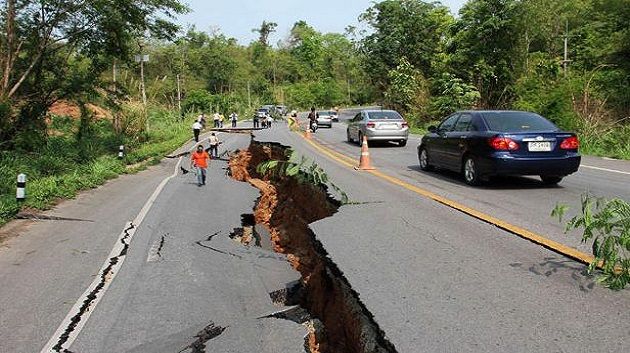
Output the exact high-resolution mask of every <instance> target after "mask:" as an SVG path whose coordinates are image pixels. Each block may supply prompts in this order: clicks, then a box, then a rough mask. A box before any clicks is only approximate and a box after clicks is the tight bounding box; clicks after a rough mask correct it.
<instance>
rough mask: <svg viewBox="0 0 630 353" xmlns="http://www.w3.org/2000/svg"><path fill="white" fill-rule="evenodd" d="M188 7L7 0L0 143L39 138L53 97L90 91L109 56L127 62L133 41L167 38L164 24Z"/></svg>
mask: <svg viewBox="0 0 630 353" xmlns="http://www.w3.org/2000/svg"><path fill="white" fill-rule="evenodd" d="M186 10H187V8H186V7H185V6H184V5H182V4H181V3H180V2H179V1H177V0H147V1H142V2H138V1H131V0H126V1H116V2H112V1H106V0H93V1H78V0H63V1H60V0H39V1H27V0H7V2H6V5H5V7H4V8H3V9H2V16H1V19H2V25H3V28H5V31H4V32H3V33H1V34H0V36H1V38H0V39H1V41H0V42H1V43H2V53H3V54H2V55H0V60H1V64H2V67H3V77H2V81H1V84H0V100H2V102H3V103H2V104H8V105H10V106H11V107H12V108H13V109H12V111H11V112H10V113H9V114H8V115H3V116H0V119H2V121H0V126H1V127H2V129H1V131H0V140H2V141H8V140H12V139H13V137H15V136H16V134H20V133H27V134H29V135H32V137H33V138H27V139H23V140H31V141H36V140H38V138H35V137H36V136H39V139H41V138H42V137H43V131H44V129H45V125H44V124H43V118H44V115H45V113H46V111H47V108H48V107H49V106H50V105H51V104H52V103H53V102H54V101H55V100H57V99H60V98H67V97H73V96H76V95H83V94H84V93H85V92H86V91H95V90H96V88H97V87H99V86H101V83H100V82H99V81H100V75H99V74H100V73H101V72H103V70H104V69H105V68H106V67H108V66H109V64H110V63H111V61H112V59H114V58H120V59H128V58H129V56H130V54H131V49H132V48H133V42H132V38H134V36H137V35H138V34H141V33H145V32H148V33H151V34H152V35H154V36H156V37H170V36H172V35H173V34H174V33H175V32H176V31H177V26H176V25H174V24H173V23H171V22H169V21H168V19H172V18H174V15H175V14H178V13H183V12H185V11H186ZM165 15H166V16H165ZM77 65H79V67H77ZM69 76H70V77H71V78H70V79H68V77H69ZM27 147H28V146H27Z"/></svg>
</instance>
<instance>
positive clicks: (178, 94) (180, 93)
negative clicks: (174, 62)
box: [177, 74, 182, 114]
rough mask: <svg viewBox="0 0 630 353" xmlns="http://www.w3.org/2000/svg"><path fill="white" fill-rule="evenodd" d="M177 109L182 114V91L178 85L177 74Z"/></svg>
mask: <svg viewBox="0 0 630 353" xmlns="http://www.w3.org/2000/svg"><path fill="white" fill-rule="evenodd" d="M177 109H178V111H179V113H180V114H181V113H182V89H181V86H180V83H179V74H177Z"/></svg>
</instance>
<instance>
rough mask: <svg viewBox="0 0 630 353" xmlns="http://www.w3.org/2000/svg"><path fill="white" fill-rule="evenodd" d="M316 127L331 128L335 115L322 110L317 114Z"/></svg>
mask: <svg viewBox="0 0 630 353" xmlns="http://www.w3.org/2000/svg"><path fill="white" fill-rule="evenodd" d="M317 115H318V117H317V126H318V127H319V126H326V127H329V128H331V127H332V122H333V116H334V115H336V114H335V112H332V111H329V110H322V111H319V112H317Z"/></svg>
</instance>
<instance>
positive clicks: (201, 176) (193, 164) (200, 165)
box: [190, 145, 210, 186]
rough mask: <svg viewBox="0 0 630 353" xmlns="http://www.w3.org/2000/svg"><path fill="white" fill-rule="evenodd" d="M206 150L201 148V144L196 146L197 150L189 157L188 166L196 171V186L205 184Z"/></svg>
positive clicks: (207, 157) (207, 156) (207, 158)
mask: <svg viewBox="0 0 630 353" xmlns="http://www.w3.org/2000/svg"><path fill="white" fill-rule="evenodd" d="M209 159H210V156H209V155H208V152H206V151H204V150H203V145H199V146H197V151H195V152H193V154H192V156H191V157H190V168H191V169H192V168H195V171H196V172H197V186H202V185H206V173H207V169H208V160H209Z"/></svg>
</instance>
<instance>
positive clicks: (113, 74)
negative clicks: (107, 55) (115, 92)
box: [112, 59, 118, 86]
mask: <svg viewBox="0 0 630 353" xmlns="http://www.w3.org/2000/svg"><path fill="white" fill-rule="evenodd" d="M117 73H118V70H117V69H116V59H114V62H113V63H112V82H114V86H115V85H116V74H117Z"/></svg>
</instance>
